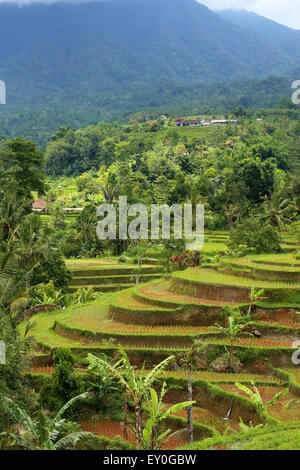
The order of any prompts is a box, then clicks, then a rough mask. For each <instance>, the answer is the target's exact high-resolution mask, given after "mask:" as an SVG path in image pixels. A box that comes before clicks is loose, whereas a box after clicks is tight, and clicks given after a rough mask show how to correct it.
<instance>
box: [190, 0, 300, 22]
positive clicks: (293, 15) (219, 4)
mask: <svg viewBox="0 0 300 470" xmlns="http://www.w3.org/2000/svg"><path fill="white" fill-rule="evenodd" d="M197 1H199V2H200V3H203V4H204V5H206V6H207V7H208V8H210V9H211V10H225V9H227V8H233V9H237V10H249V11H253V12H255V13H258V14H259V15H262V16H265V17H267V18H270V19H272V20H274V21H277V22H278V23H282V24H285V25H286V26H289V27H290V28H295V29H300V10H299V0H197Z"/></svg>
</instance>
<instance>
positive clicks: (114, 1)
mask: <svg viewBox="0 0 300 470" xmlns="http://www.w3.org/2000/svg"><path fill="white" fill-rule="evenodd" d="M0 45H1V46H0V78H1V79H2V80H5V81H6V84H7V89H8V101H9V102H12V103H18V102H26V103H39V102H40V101H41V100H43V101H44V102H46V101H47V100H49V99H55V98H57V99H59V100H61V99H63V100H66V101H68V100H70V99H71V98H72V99H73V98H74V97H77V98H78V101H79V102H80V100H82V99H83V100H84V99H87V98H92V99H95V97H96V95H97V92H98V91H103V90H111V89H119V88H120V87H121V86H124V87H125V88H126V87H130V86H134V84H135V83H137V82H143V83H145V82H149V83H153V81H157V80H160V79H162V78H163V79H167V80H169V81H172V80H173V81H177V82H181V83H184V82H185V83H187V82H195V81H220V80H230V79H233V78H234V79H237V78H242V77H246V76H249V77H264V76H266V75H267V74H281V75H283V74H285V73H287V72H289V71H291V70H292V69H293V68H294V67H295V66H296V65H295V59H294V56H291V55H289V54H288V53H286V52H285V51H283V50H282V48H280V47H278V46H277V45H276V44H274V43H272V42H270V41H266V40H265V39H264V38H262V37H261V36H260V35H258V34H256V33H255V32H252V31H248V30H245V29H244V28H241V27H240V26H237V25H235V24H233V23H232V22H229V21H227V20H225V19H223V18H222V17H220V16H219V15H217V14H215V13H213V12H212V11H210V10H209V9H208V8H206V7H205V6H203V5H201V4H199V3H197V2H196V1H194V0H107V1H104V2H103V1H102V2H93V3H82V4H69V3H68V4H67V3H65V4H64V3H55V4H52V5H45V4H32V5H29V6H24V7H22V8H20V7H19V6H16V5H11V4H1V5H0ZM283 71H284V73H283ZM95 94H96V95H95Z"/></svg>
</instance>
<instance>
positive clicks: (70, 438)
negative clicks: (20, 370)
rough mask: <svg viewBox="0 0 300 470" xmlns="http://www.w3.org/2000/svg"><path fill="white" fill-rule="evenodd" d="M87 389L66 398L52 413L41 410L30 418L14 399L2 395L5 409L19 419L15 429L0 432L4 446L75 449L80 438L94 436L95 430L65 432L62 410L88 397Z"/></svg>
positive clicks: (82, 439)
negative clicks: (46, 414)
mask: <svg viewBox="0 0 300 470" xmlns="http://www.w3.org/2000/svg"><path fill="white" fill-rule="evenodd" d="M88 395H89V394H88V393H82V394H81V395H77V396H76V397H74V398H72V399H71V400H70V401H68V402H67V403H66V404H65V405H64V406H63V407H62V408H61V409H60V410H59V412H58V413H57V414H56V415H55V416H54V418H52V419H51V418H47V417H46V416H45V415H44V414H43V412H42V411H41V410H39V411H38V413H37V415H36V417H34V418H32V417H31V416H30V415H29V414H28V413H27V412H26V410H24V409H23V408H21V407H20V406H18V405H17V404H16V403H14V402H13V401H12V400H11V399H10V398H7V397H1V400H2V402H3V404H4V406H5V407H6V409H7V411H8V413H9V414H10V415H11V416H12V417H13V418H14V420H15V421H16V422H17V423H18V424H17V426H18V433H17V434H16V433H11V432H7V433H5V435H4V433H2V436H1V438H2V440H5V445H6V447H10V448H16V447H17V448H18V447H22V448H25V449H28V450H62V449H74V448H75V447H76V445H77V444H78V443H79V442H82V441H84V440H87V439H90V438H94V434H93V433H90V432H84V431H77V430H75V431H73V432H72V431H71V432H70V433H66V432H64V429H65V426H66V424H67V421H66V420H65V419H63V418H62V416H63V414H64V413H65V412H66V411H67V410H68V409H69V408H70V407H71V406H72V405H74V404H75V403H77V402H79V401H81V400H84V399H85V398H87V397H88Z"/></svg>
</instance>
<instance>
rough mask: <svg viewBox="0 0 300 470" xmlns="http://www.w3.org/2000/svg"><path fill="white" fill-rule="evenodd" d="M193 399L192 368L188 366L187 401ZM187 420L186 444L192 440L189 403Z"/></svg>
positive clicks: (191, 420)
mask: <svg viewBox="0 0 300 470" xmlns="http://www.w3.org/2000/svg"><path fill="white" fill-rule="evenodd" d="M192 400H193V386H192V368H191V366H189V370H188V401H192ZM186 411H187V421H188V444H192V443H193V441H194V436H193V406H192V405H190V406H188V407H187V409H186Z"/></svg>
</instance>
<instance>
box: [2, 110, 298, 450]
mask: <svg viewBox="0 0 300 470" xmlns="http://www.w3.org/2000/svg"><path fill="white" fill-rule="evenodd" d="M298 113H299V111H298V109H297V108H289V107H284V106H283V103H282V107H281V108H275V109H273V110H270V109H265V110H263V109H261V110H260V111H257V112H256V113H255V112H253V110H251V109H247V108H243V107H241V106H240V107H237V108H235V109H234V110H232V112H231V113H229V112H228V113H227V116H226V117H228V118H229V119H230V118H233V117H236V118H237V119H238V120H239V125H231V124H227V125H224V126H213V125H211V126H210V127H206V128H205V127H196V128H176V127H175V124H174V119H172V118H169V117H167V118H159V119H157V120H148V119H147V116H146V114H145V113H144V112H139V113H136V114H133V115H131V116H130V119H129V121H128V122H127V123H126V124H120V123H118V122H113V123H104V122H101V123H100V124H98V125H94V126H92V125H90V126H89V127H87V128H84V129H79V130H77V131H75V130H74V129H73V128H72V127H69V126H60V127H59V128H58V129H57V131H56V133H55V134H54V135H53V136H52V137H51V140H50V142H49V143H48V145H47V148H46V151H45V152H42V151H39V150H38V149H37V147H36V145H35V144H34V143H33V142H31V141H27V140H24V139H23V138H20V137H19V138H16V139H12V140H4V141H3V142H2V143H1V148H0V167H1V173H0V196H1V197H0V338H1V340H3V341H5V343H6V348H7V358H6V364H5V365H3V364H1V365H0V386H1V388H0V393H1V401H0V445H1V447H2V448H14V449H20V448H29V449H33V448H34V449H36V448H37V449H43V450H46V449H53V450H54V449H63V448H90V449H96V448H97V449H99V448H100V449H104V448H108V449H113V448H117V449H124V448H127V449H128V448H132V447H135V448H139V449H159V448H162V447H163V448H175V447H178V446H181V445H184V444H186V442H188V443H189V446H191V444H192V442H193V440H194V441H201V442H199V443H196V444H195V445H194V448H199V449H200V448H228V449H230V448H231V446H236V445H238V446H241V445H244V446H246V447H245V448H253V447H254V448H255V446H257V448H260V446H262V443H261V439H260V436H261V432H263V431H265V432H266V435H267V436H269V437H268V446H269V447H271V448H276V442H275V441H274V433H275V432H279V431H278V429H279V428H278V426H279V425H281V426H283V424H282V423H285V424H284V426H285V427H284V428H282V429H281V431H280V432H281V433H280V434H278V435H279V436H281V435H282V436H283V435H284V436H285V439H286V440H288V439H290V446H291V447H293V446H294V447H295V446H297V445H298V440H297V439H298V434H297V436H296V437H295V439H291V437H290V429H294V428H292V424H291V421H293V420H295V419H296V420H297V419H300V413H299V404H298V401H297V400H298V399H297V396H298V395H299V387H300V386H299V384H298V375H297V372H296V369H293V368H292V365H291V362H290V361H288V359H286V358H289V357H290V355H292V353H293V348H292V346H291V342H292V340H296V339H297V338H298V330H297V328H298V326H299V325H298V324H297V321H298V318H297V314H296V313H295V308H296V309H297V308H299V305H300V294H299V292H300V288H299V285H300V275H299V270H300V267H299V260H298V258H299V240H300V235H299V233H300V229H299V214H300V209H299V198H300V188H299V165H298V159H299V156H300V155H299V154H300V129H299V122H298V121H299V114H298ZM213 115H214V114H213V113H212V114H210V115H206V117H208V116H210V117H213ZM215 115H216V116H218V117H222V116H220V115H218V114H215ZM121 195H126V196H127V198H128V203H129V204H131V203H136V202H142V203H144V204H146V205H150V204H152V203H166V204H173V203H184V202H188V201H190V202H192V203H193V204H196V203H203V204H204V205H205V209H206V230H207V238H206V244H205V245H204V248H203V250H202V252H200V253H186V252H185V246H184V243H183V242H181V241H174V240H171V242H168V241H165V240H158V241H156V242H155V241H150V240H149V241H147V242H139V241H134V240H129V241H122V240H106V241H101V240H98V239H97V237H96V231H95V229H96V224H97V222H98V218H97V217H96V207H97V205H99V204H100V203H102V202H108V203H112V204H116V205H117V201H118V198H119V196H121ZM38 197H40V198H44V200H45V201H46V204H47V206H46V213H42V214H39V213H34V212H33V210H32V202H33V200H36V199H37V198H38ZM72 207H73V208H76V209H82V210H81V211H80V212H79V214H72V215H68V214H66V213H65V212H64V211H65V209H66V208H68V209H70V208H72ZM267 253H270V255H268V254H267ZM146 263H148V264H146ZM162 276H163V277H165V278H164V279H161V277H162ZM149 281H150V282H149ZM145 282H146V284H145ZM134 284H135V286H134ZM128 287H130V288H129V289H128ZM122 289H125V290H122ZM116 290H117V291H118V292H113V291H116ZM278 358H280V361H281V363H280V366H281V367H282V368H283V369H284V370H278V369H277V367H278V360H279V359H278ZM143 362H144V363H145V370H143V371H141V368H142V364H143ZM229 372H230V373H229ZM235 384H236V385H235ZM174 392H176V395H175V397H176V398H174V395H173V394H174ZM178 397H179V398H178ZM216 397H217V399H216ZM211 400H212V401H211ZM178 401H181V402H182V403H179V404H178ZM210 403H213V404H214V405H213V407H214V408H215V407H216V409H215V410H213V409H212V408H211V405H210ZM230 403H231V405H230ZM232 404H233V410H232V414H231V415H230V416H231V417H230V430H229V431H226V425H225V423H224V421H222V420H221V419H220V417H222V416H224V414H225V413H226V412H227V410H228V407H229V406H230V407H231V408H232ZM185 408H187V410H188V413H187V414H186V411H185ZM231 408H230V409H231ZM45 410H47V413H45ZM230 413H231V412H230ZM230 413H229V414H230ZM20 416H22V420H21V419H20ZM32 417H33V419H32ZM71 419H72V421H70V420H71ZM21 421H22V426H21V425H20V423H21ZM18 423H19V424H18ZM120 423H122V427H120ZM280 423H281V424H280ZM265 426H266V427H265ZM294 426H296V425H294ZM185 427H188V433H187V434H184V433H183V431H182V428H185ZM24 429H25V430H26V432H25V433H24V432H23V431H24ZM41 429H44V431H43V432H41ZM168 429H169V430H170V431H168V432H167V430H168ZM295 429H298V428H297V427H296V428H295ZM239 430H241V431H242V432H243V433H242V434H238V433H237V432H236V431H239ZM94 431H95V432H96V434H98V437H97V436H96V435H95V434H94ZM171 431H172V432H171ZM175 431H176V433H175V434H174V433H173V432H175ZM177 431H180V432H177ZM225 431H226V432H227V433H228V432H229V435H228V436H226V433H225ZM224 433H225V434H224ZM116 434H119V435H121V436H122V439H115V437H116ZM245 435H247V439H245V438H244V436H245ZM111 438H113V439H111ZM205 438H209V439H208V440H204V439H205ZM241 442H242V443H243V444H241ZM266 445H267V444H266ZM282 445H283V447H284V448H285V447H287V446H288V445H289V444H287V443H286V441H285V443H283V444H282ZM168 446H169V447H168Z"/></svg>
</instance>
